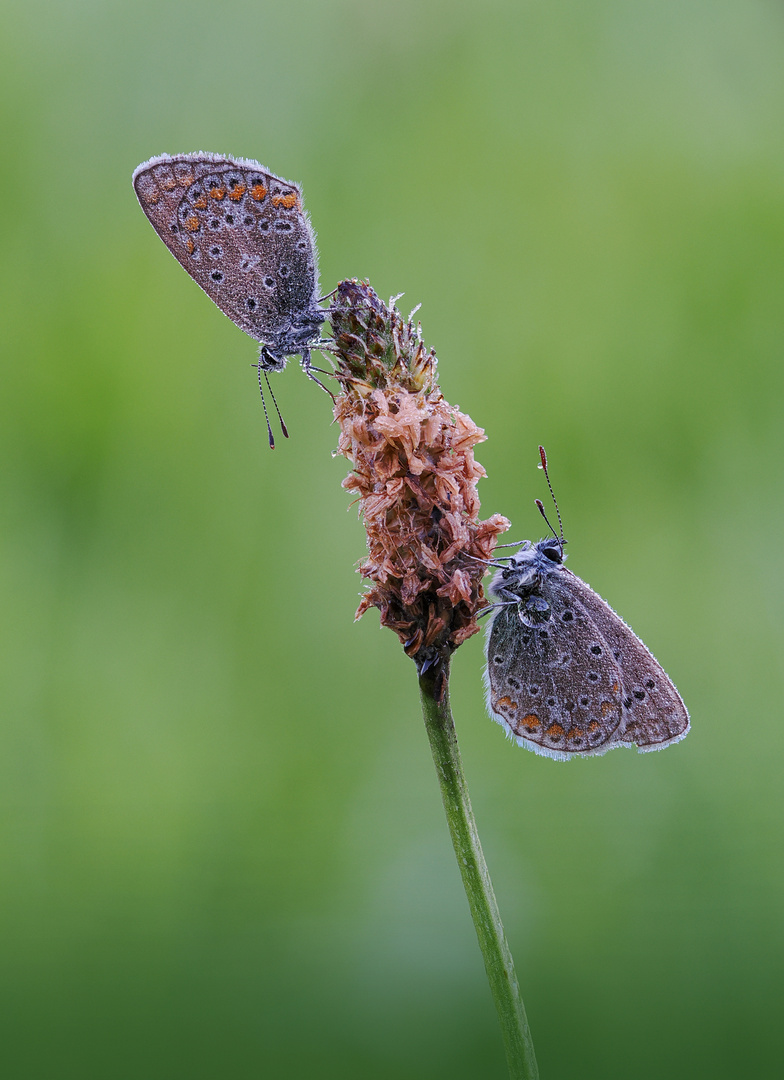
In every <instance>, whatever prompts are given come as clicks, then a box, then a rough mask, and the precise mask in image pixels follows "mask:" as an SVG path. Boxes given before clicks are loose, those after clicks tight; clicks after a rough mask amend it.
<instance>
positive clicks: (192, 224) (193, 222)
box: [185, 214, 199, 232]
mask: <svg viewBox="0 0 784 1080" xmlns="http://www.w3.org/2000/svg"><path fill="white" fill-rule="evenodd" d="M185 228H186V229H187V230H188V232H198V231H199V219H198V218H197V217H196V215H195V214H193V215H192V216H191V217H189V218H188V220H187V221H186V222H185Z"/></svg>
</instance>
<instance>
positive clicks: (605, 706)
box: [602, 701, 616, 716]
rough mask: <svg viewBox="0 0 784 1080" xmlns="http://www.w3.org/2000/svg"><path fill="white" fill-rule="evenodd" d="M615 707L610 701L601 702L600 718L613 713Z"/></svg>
mask: <svg viewBox="0 0 784 1080" xmlns="http://www.w3.org/2000/svg"><path fill="white" fill-rule="evenodd" d="M615 707H616V706H615V703H614V702H612V701H603V702H602V716H606V715H607V713H611V712H614V711H615Z"/></svg>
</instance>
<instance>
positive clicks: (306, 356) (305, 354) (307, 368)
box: [300, 349, 335, 404]
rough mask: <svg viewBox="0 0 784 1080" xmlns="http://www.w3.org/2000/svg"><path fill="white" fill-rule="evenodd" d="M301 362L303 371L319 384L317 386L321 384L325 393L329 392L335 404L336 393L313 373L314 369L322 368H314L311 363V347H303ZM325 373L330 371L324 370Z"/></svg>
mask: <svg viewBox="0 0 784 1080" xmlns="http://www.w3.org/2000/svg"><path fill="white" fill-rule="evenodd" d="M300 363H301V364H302V370H303V371H304V372H305V374H306V375H307V377H308V378H309V379H310V380H311V381H312V382H314V383H316V385H317V386H320V387H321V389H322V390H323V391H324V393H325V394H329V396H330V397H331V398H332V402H333V404H334V402H335V395H334V394H333V393H332V391H331V390H328V389H327V388H326V386H325V385H324V383H323V382H321V380H320V379H317V378H316V376H315V375H314V374H313V371H314V370H320V369H318V368H317V369H314V368H313V365H312V364H311V362H310V349H303V350H302V359H301V360H300ZM324 374H325V375H326V374H328V372H324Z"/></svg>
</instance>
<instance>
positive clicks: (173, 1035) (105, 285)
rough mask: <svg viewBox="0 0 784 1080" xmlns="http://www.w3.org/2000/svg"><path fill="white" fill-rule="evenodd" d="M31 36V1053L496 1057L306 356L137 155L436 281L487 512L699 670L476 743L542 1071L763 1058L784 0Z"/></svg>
mask: <svg viewBox="0 0 784 1080" xmlns="http://www.w3.org/2000/svg"><path fill="white" fill-rule="evenodd" d="M2 20H3V30H2V34H0V61H1V62H0V85H1V86H2V95H1V97H2V134H3V152H4V153H3V156H4V167H3V169H2V173H1V174H0V191H2V205H3V208H4V210H3V215H2V220H3V227H2V260H1V262H0V298H1V299H0V304H1V305H2V320H1V322H0V348H1V350H2V362H3V391H2V399H1V400H0V451H1V452H2V493H1V495H0V499H1V504H0V514H1V515H2V517H1V526H0V545H1V548H0V551H1V555H2V562H1V569H0V575H1V577H0V603H2V612H3V618H2V642H1V643H0V665H1V670H2V734H1V740H2V745H1V746H0V806H1V807H2V833H1V834H0V844H1V847H0V859H1V861H2V870H1V872H0V936H1V940H0V971H2V975H1V976H0V995H1V996H0V1061H1V1062H2V1070H3V1073H4V1075H6V1076H8V1077H11V1078H14V1080H16V1078H35V1080H39V1078H41V1080H44V1078H45V1080H60V1078H71V1077H74V1078H77V1077H78V1078H79V1080H87V1078H95V1080H106V1078H112V1080H139V1078H144V1080H159V1078H160V1080H170V1078H172V1080H174V1078H176V1080H180V1078H182V1080H201V1078H205V1080H206V1078H214V1077H231V1078H232V1080H234V1078H237V1080H240V1078H242V1080H245V1078H252V1077H258V1076H264V1077H284V1078H295V1080H299V1078H303V1080H305V1078H311V1077H316V1076H318V1077H325V1078H332V1077H335V1078H341V1080H350V1078H353V1077H363V1078H364V1077H374V1078H378V1080H387V1078H390V1080H391V1078H402V1077H405V1078H407V1080H420V1078H421V1080H442V1078H444V1080H446V1078H450V1080H460V1078H464V1077H465V1078H475V1077H482V1078H484V1077H488V1078H490V1077H499V1078H502V1077H503V1076H504V1075H505V1065H504V1059H503V1052H502V1049H501V1042H500V1037H499V1033H498V1030H497V1024H496V1019H495V1015H494V1012H493V1008H492V1004H491V1001H490V996H489V992H488V990H487V987H486V984H485V982H484V977H483V971H482V965H481V960H480V957H479V953H478V949H477V947H476V942H475V939H474V932H473V928H472V926H471V923H470V921H469V917H468V912H467V906H466V902H465V899H464V896H463V894H462V890H461V886H460V880H459V876H458V872H457V869H456V866H455V864H454V859H453V856H452V852H451V849H450V846H449V840H448V835H447V830H446V825H445V822H444V818H443V814H442V810H441V807H440V800H439V794H438V790H437V785H436V782H435V777H434V775H433V769H432V763H431V761H430V759H429V751H428V747H427V741H426V737H425V733H424V729H423V726H422V722H421V717H420V715H419V710H418V699H417V693H416V682H415V678H414V671H413V668H412V665H411V664H410V662H409V661H408V660H406V659H405V658H404V657H403V656H402V655H401V653H400V649H399V647H398V645H397V642H396V640H395V638H394V637H393V636H392V635H391V634H389V633H387V632H380V631H379V629H378V619H377V616H376V615H375V614H374V613H371V614H370V615H367V616H366V617H365V618H364V619H363V620H362V621H361V622H360V623H359V624H356V625H354V624H353V623H352V615H353V612H354V609H355V606H356V603H357V593H358V591H359V587H360V582H359V579H358V578H357V576H356V574H355V563H356V560H358V559H359V558H360V557H361V555H362V553H363V550H364V538H363V533H362V529H361V526H360V525H359V524H358V522H357V519H356V511H355V510H354V509H351V510H349V511H348V512H347V507H348V503H349V499H348V497H347V496H346V494H345V493H344V492H343V491H341V488H340V481H341V479H342V477H343V476H344V475H345V472H346V464H345V462H343V461H342V460H340V459H334V458H332V457H331V451H332V449H333V448H334V446H335V443H336V439H337V433H336V429H335V428H334V427H331V426H330V412H329V407H328V406H329V403H328V402H327V400H326V398H325V397H324V395H323V394H321V392H320V391H319V390H318V389H317V388H316V387H314V386H313V385H312V384H310V383H308V382H307V381H306V380H305V379H303V378H302V376H301V375H300V374H299V372H298V370H297V365H296V363H294V364H291V365H290V366H289V369H288V370H287V371H286V373H285V374H284V375H283V376H280V377H278V378H276V380H275V388H276V391H277V393H278V398H279V401H280V402H281V406H282V408H283V411H284V415H285V416H286V418H287V420H288V422H289V427H290V430H291V433H292V438H291V439H290V440H289V441H288V442H282V443H281V445H280V446H279V448H278V449H277V450H276V451H275V453H274V454H270V453H269V451H268V450H267V448H266V446H265V429H264V423H263V416H262V413H261V407H260V404H259V401H258V391H257V390H256V389H255V386H254V378H255V373H254V372H253V370H252V369H251V367H250V366H249V365H250V363H251V362H252V361H253V359H254V358H255V348H254V346H253V344H252V343H251V341H250V340H249V339H248V338H247V337H245V336H244V335H243V334H242V333H241V332H240V331H239V330H238V329H236V328H235V327H234V326H233V325H232V324H231V323H230V322H229V321H228V320H227V319H225V318H224V317H223V315H221V314H220V312H219V311H218V310H217V309H216V308H215V307H214V306H213V305H212V304H210V303H209V301H208V300H207V299H206V298H205V296H204V295H203V294H202V293H201V292H200V290H199V289H198V288H197V287H196V286H195V285H194V284H193V283H192V282H191V281H190V280H189V279H188V277H187V275H186V274H185V273H184V272H183V271H182V270H181V269H180V268H179V267H178V266H177V264H176V262H175V261H174V260H173V259H172V258H171V257H170V256H169V255H168V253H167V252H166V251H165V249H164V248H163V246H162V245H161V243H160V242H159V241H158V240H157V239H156V237H155V235H154V233H153V231H152V229H151V228H150V226H149V225H148V223H147V222H146V221H145V219H144V216H143V214H142V213H141V211H140V209H139V207H138V205H137V203H136V200H135V198H134V196H133V192H132V189H131V183H130V177H131V172H132V170H133V168H134V167H135V166H136V164H137V163H138V162H139V161H142V160H144V159H146V158H148V157H150V156H151V155H153V154H158V153H161V152H164V151H167V152H171V153H174V152H180V151H190V150H198V149H205V150H213V151H217V152H223V153H229V154H234V155H243V156H248V157H255V158H258V159H259V160H261V161H263V162H264V163H265V164H266V165H267V166H268V167H269V168H271V169H272V170H273V171H275V172H278V173H280V174H281V175H283V176H286V177H291V178H295V179H297V180H299V181H300V182H301V183H302V184H303V185H304V189H305V195H306V203H307V206H308V208H309V210H310V212H311V214H312V217H313V221H314V224H315V226H316V229H317V231H318V233H319V245H320V252H321V269H322V284H323V287H324V290H325V291H327V290H328V289H330V288H332V287H334V285H335V284H336V283H337V281H338V280H340V279H341V278H344V277H353V276H359V277H367V278H369V279H370V281H371V282H372V284H373V285H374V287H375V288H376V289H377V290H378V291H379V293H381V294H382V295H383V296H388V295H389V294H392V293H397V292H400V291H401V290H405V292H406V296H405V299H404V300H403V301H402V302H401V306H402V307H403V308H404V309H405V310H408V307H409V306H413V305H414V304H415V303H418V302H419V301H422V302H423V308H422V311H421V313H420V318H421V319H422V323H423V329H424V334H425V338H426V340H427V342H428V343H429V344H432V345H434V346H435V347H436V349H437V351H438V354H439V357H440V370H441V380H442V387H443V390H444V393H445V394H446V396H447V397H448V399H449V400H450V401H452V402H455V403H457V404H459V405H460V407H461V408H462V409H464V410H465V411H468V412H470V413H471V415H472V416H473V418H474V419H475V420H476V422H477V423H479V424H480V425H482V426H483V427H485V429H486V431H487V434H488V441H487V443H486V444H485V445H483V446H481V447H480V448H479V451H478V456H479V459H480V460H481V461H482V463H483V464H484V465H485V467H486V469H487V471H488V478H487V479H486V480H484V481H482V484H481V485H480V493H481V496H482V500H483V510H484V512H485V514H490V513H493V512H501V513H504V514H506V515H507V516H509V517H511V518H512V519H513V521H514V534H513V535H514V538H520V539H522V538H525V537H534V538H536V537H538V536H539V535H540V534H541V531H542V530H541V522H540V521H539V519H538V515H537V513H536V509H535V507H534V505H533V499H534V497H535V496H543V495H544V494H545V489H544V481H543V477H542V474H541V472H537V470H536V467H535V466H536V461H537V453H536V447H537V444H538V443H539V442H543V443H544V444H545V446H546V447H547V449H548V453H549V456H550V463H551V471H552V475H553V480H554V483H555V485H556V489H557V492H558V495H559V501H560V504H561V508H562V512H563V515H564V519H565V526H566V530H567V535H568V538H569V540H570V547H569V553H570V557H571V562H570V566H571V567H572V568H573V569H574V570H575V571H576V572H577V573H579V574H580V575H581V576H583V577H585V578H586V579H587V580H588V581H589V582H590V583H591V584H592V585H593V586H594V587H596V588H597V589H598V590H599V591H600V592H601V593H602V594H603V595H604V596H606V597H607V598H608V599H609V600H610V602H611V603H612V604H613V606H615V607H616V609H617V610H618V611H620V612H621V613H622V614H623V615H624V617H625V618H626V619H627V620H628V621H629V622H630V623H631V624H632V625H633V626H634V627H635V629H636V630H637V632H638V633H639V634H640V635H641V636H642V637H643V638H644V639H645V641H646V642H647V643H648V644H649V645H650V647H651V648H652V649H653V651H654V652H655V653H656V655H657V656H658V657H659V659H660V660H661V661H662V663H663V664H664V666H665V667H666V668H667V670H668V671H669V672H670V673H671V674H672V675H673V677H674V678H675V680H676V681H677V683H678V686H679V688H680V689H681V691H682V693H683V696H684V698H685V699H686V702H687V704H688V705H689V707H690V710H691V713H692V723H693V730H692V733H691V734H690V736H689V738H688V739H687V740H686V741H685V742H684V743H683V744H681V745H679V746H677V747H675V748H674V749H671V750H668V751H667V752H666V753H662V754H653V755H650V754H649V755H644V756H643V755H637V754H634V753H631V752H625V751H624V752H617V753H614V754H611V755H609V756H608V757H605V758H600V759H595V760H585V761H582V760H581V761H576V762H573V763H570V764H568V765H563V764H558V763H555V762H551V761H548V760H544V759H540V758H537V757H535V756H534V755H532V754H528V753H526V752H524V751H522V750H519V749H517V748H516V747H514V746H513V745H511V744H510V743H508V742H507V741H506V740H505V739H504V737H503V734H502V732H501V730H500V728H498V727H496V726H495V725H494V724H492V723H491V722H490V720H488V718H487V716H486V714H485V711H484V706H483V700H482V690H481V670H482V642H481V639H480V638H478V637H476V638H474V639H472V640H471V641H470V642H468V643H467V644H466V645H465V646H464V647H463V648H462V649H461V650H460V652H459V653H458V655H457V657H456V659H455V664H454V678H453V697H454V706H455V712H456V720H457V723H458V731H459V735H460V738H461V743H462V748H463V756H464V761H465V766H466V769H467V772H468V777H469V782H470V784H471V790H472V795H473V800H474V808H475V811H476V814H477V817H478V821H479V826H480V830H481V832H482V836H483V841H484V845H485V850H486V854H487V856H488V859H489V862H490V866H491V871H492V873H493V876H494V880H495V884H496V890H497V893H498V897H499V902H500V905H501V909H502V913H503V915H504V918H505V922H506V925H507V931H508V936H509V938H510V942H511V945H512V948H513V951H514V954H515V958H516V961H517V966H518V973H519V976H520V981H521V984H522V987H523V992H524V995H525V999H526V1002H527V1006H528V1012H529V1018H530V1022H531V1028H532V1031H533V1035H534V1039H535V1043H536V1047H537V1053H538V1057H539V1062H540V1068H541V1071H542V1076H543V1080H556V1078H558V1080H561V1078H564V1080H566V1078H572V1077H577V1076H579V1077H581V1078H582V1080H592V1078H597V1080H598V1078H601V1080H614V1078H618V1080H626V1078H628V1077H635V1078H640V1080H645V1078H649V1077H650V1078H653V1077H656V1078H659V1077H662V1076H666V1077H668V1078H669V1080H677V1078H695V1077H706V1078H708V1077H710V1078H712V1080H721V1078H725V1077H726V1078H729V1077H735V1076H738V1075H742V1076H753V1077H755V1078H756V1077H768V1076H771V1077H772V1076H776V1075H779V1070H780V1062H781V1050H780V1043H781V1037H780V1026H781V1012H782V1005H783V1004H784V1002H782V983H783V981H784V963H783V962H782V944H783V942H782V937H783V936H784V933H783V930H782V917H781V912H782V900H783V899H784V897H783V896H782V893H783V892H784V874H783V873H782V867H781V847H782V798H781V785H782V780H781V775H782V769H783V767H784V723H783V722H782V699H783V697H784V695H783V694H782V674H781V669H782V661H781V656H782V645H783V644H784V642H783V640H782V639H783V637H784V634H783V629H784V574H783V570H784V567H783V566H782V562H783V559H782V543H781V535H782V525H783V524H784V521H783V518H784V511H783V509H782V483H781V475H782V448H783V444H784V438H783V432H782V429H783V424H782V403H783V402H784V372H783V370H782V363H781V339H782V331H783V330H784V305H783V304H782V289H783V287H784V146H783V145H782V118H783V115H784V113H783V110H784V15H783V14H782V9H781V7H780V5H778V4H776V3H774V2H772V0H730V2H729V3H723V4H715V3H710V2H708V0H702V2H701V0H687V2H683V0H678V2H674V0H627V2H623V0H596V2H592V3H587V2H585V3H579V2H575V0H572V2H568V0H563V2H558V0H555V2H551V3H543V2H536V0H532V2H528V3H519V2H502V0H497V2H496V0H487V2H485V3H483V4H481V5H480V4H466V3H448V2H436V0H424V2H420V3H413V2H410V0H401V2H398V3H391V2H388V0H379V2H375V3H374V2H373V0H342V2H334V3H333V2H327V3H324V2H321V3H319V2H317V0H310V2H305V0H294V2H293V3H289V4H287V5H273V4H271V3H268V2H266V0H259V2H258V3H241V2H239V0H223V2H221V3H220V4H215V3H212V4H208V3H191V4H184V3H172V2H170V0H157V2H156V3H150V2H143V3H134V4H128V3H126V4H123V3H121V2H115V3H99V2H97V0H91V2H90V0H87V2H83V3H76V2H75V0H68V2H64V3H59V4H54V3H51V0H45V2H44V0H25V3H24V4H22V3H21V2H16V3H12V4H10V6H9V5H7V6H6V8H5V10H4V12H3V16H2Z"/></svg>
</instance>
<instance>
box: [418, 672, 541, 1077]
mask: <svg viewBox="0 0 784 1080" xmlns="http://www.w3.org/2000/svg"><path fill="white" fill-rule="evenodd" d="M419 692H420V696H421V699H422V712H423V714H424V717H425V727H426V728H427V734H428V738H429V739H430V749H431V750H432V751H433V761H434V762H435V766H436V772H437V773H438V781H439V783H440V785H441V797H442V799H443V801H444V810H445V811H446V818H447V821H448V823H449V832H450V834H451V836H452V845H453V847H454V849H455V855H456V856H457V864H458V866H459V867H460V873H461V875H462V877H463V887H464V888H465V891H466V896H467V897H468V906H469V907H470V909H471V918H472V919H473V920H474V927H475V929H476V936H477V937H478V938H479V948H480V949H481V950H482V956H483V957H484V961H485V970H486V971H487V979H488V982H489V983H490V991H491V993H492V995H493V1001H494V1002H495V1007H496V1010H497V1012H498V1018H499V1020H500V1021H501V1031H502V1033H503V1037H504V1047H505V1049H506V1061H507V1065H508V1066H509V1075H510V1077H511V1078H512V1080H538V1077H539V1070H538V1069H537V1067H536V1057H535V1055H534V1044H533V1042H532V1041H531V1032H530V1031H529V1030H528V1020H527V1019H526V1015H525V1006H524V1005H523V999H522V997H521V996H520V987H519V986H518V984H517V976H516V975H515V969H514V962H513V960H512V954H511V953H510V951H509V946H508V944H507V941H506V936H505V934H504V928H503V925H502V924H501V916H500V914H499V911H498V904H497V903H496V899H495V893H494V892H493V884H492V882H491V881H490V874H489V873H488V870H487V864H486V863H485V857H484V855H483V853H482V845H481V844H480V842H479V833H478V832H477V830H476V822H475V821H474V814H473V811H472V809H471V800H470V798H469V795H468V786H467V784H466V781H465V777H464V775H463V766H462V763H461V761H460V750H459V748H458V745H457V734H456V732H455V725H454V721H453V720H452V710H451V708H450V705H449V662H448V661H447V662H446V664H445V665H443V666H441V667H440V669H439V668H438V667H436V668H435V669H431V670H430V671H428V672H427V673H426V674H424V675H420V677H419Z"/></svg>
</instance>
